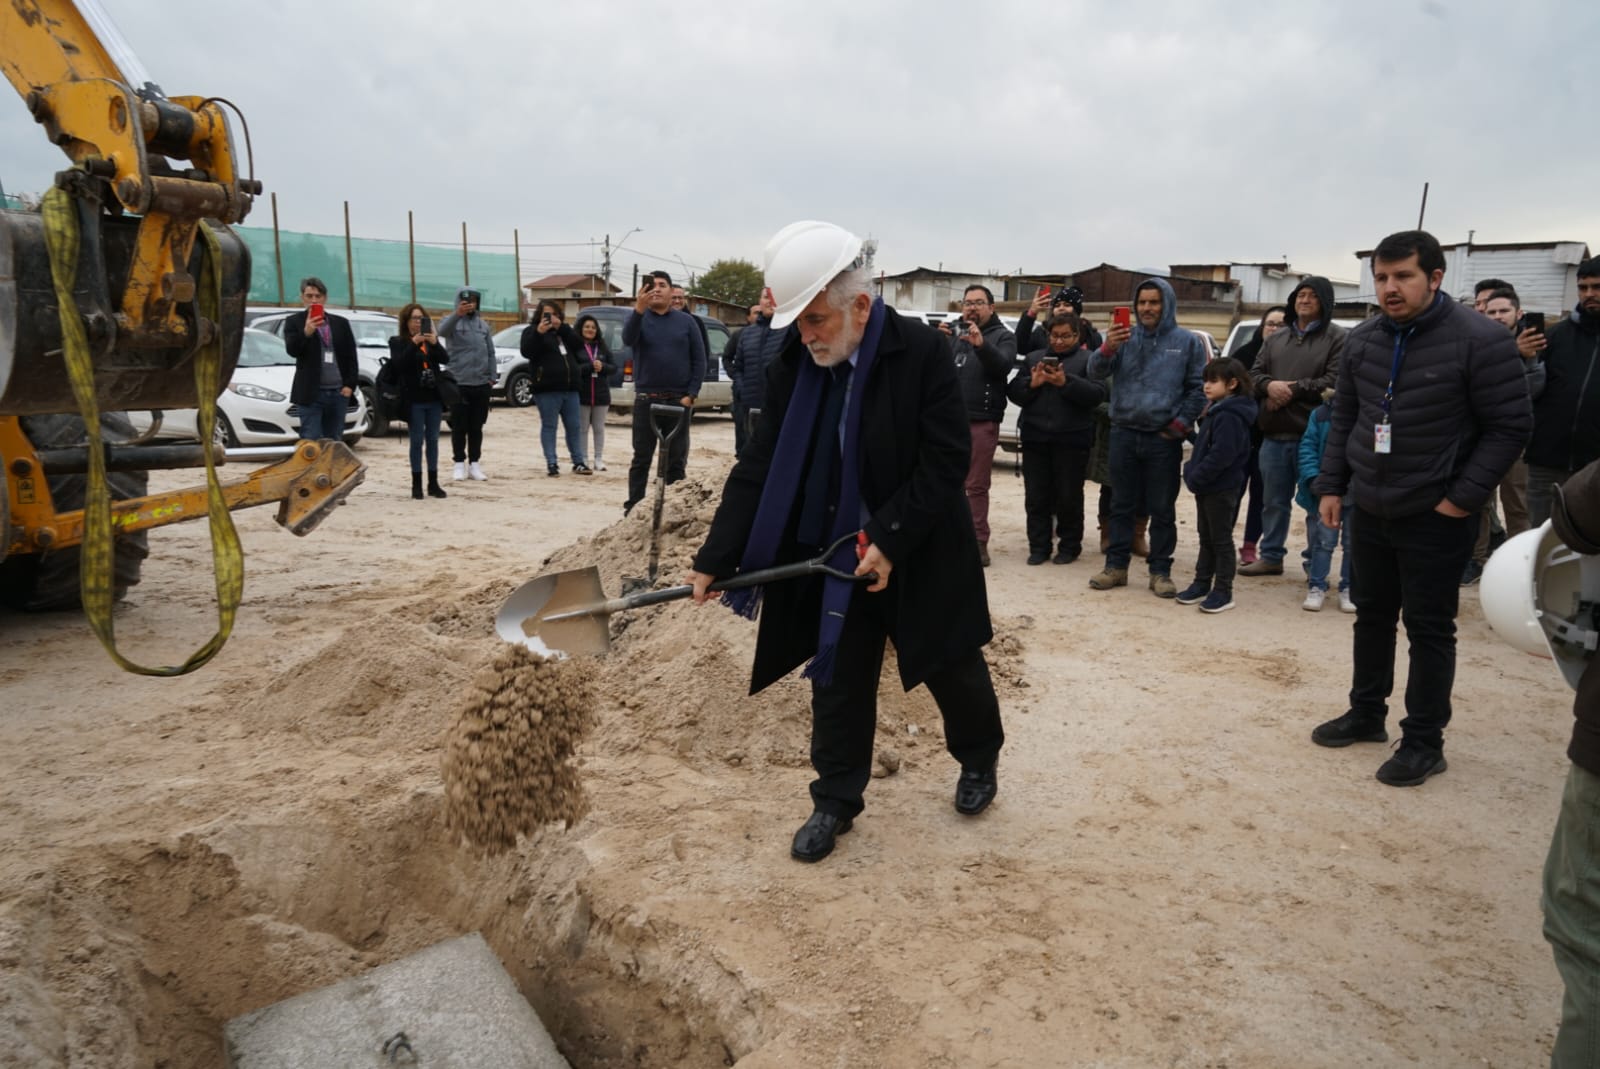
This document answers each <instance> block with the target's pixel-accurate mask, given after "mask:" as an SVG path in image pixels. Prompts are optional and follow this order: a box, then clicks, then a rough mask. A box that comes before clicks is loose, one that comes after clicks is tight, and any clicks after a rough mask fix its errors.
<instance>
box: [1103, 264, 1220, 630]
mask: <svg viewBox="0 0 1600 1069" xmlns="http://www.w3.org/2000/svg"><path fill="white" fill-rule="evenodd" d="M1133 305H1134V308H1133V310H1134V315H1135V316H1136V318H1137V322H1136V323H1135V324H1134V325H1133V326H1131V327H1122V326H1116V325H1113V326H1112V327H1111V330H1110V332H1109V333H1108V334H1107V335H1106V340H1105V344H1104V345H1102V346H1101V347H1100V349H1099V351H1097V352H1096V353H1095V354H1094V355H1093V356H1092V357H1090V358H1089V374H1090V376H1091V377H1093V378H1099V379H1103V378H1106V377H1107V376H1109V377H1110V378H1111V413H1110V416H1111V447H1110V468H1111V545H1110V548H1108V549H1107V550H1106V566H1105V568H1104V569H1103V570H1101V571H1100V572H1099V573H1097V574H1096V575H1094V576H1093V577H1092V578H1090V580H1089V585H1090V586H1091V587H1093V588H1094V589H1096V590H1110V589H1111V588H1112V587H1118V586H1127V585H1128V561H1129V559H1130V558H1131V557H1132V556H1133V523H1134V516H1135V515H1136V514H1143V513H1145V512H1146V511H1148V513H1149V516H1150V556H1149V558H1148V563H1149V565H1150V589H1151V590H1152V591H1153V592H1154V593H1155V595H1156V596H1157V597H1161V598H1175V597H1177V596H1178V588H1177V586H1176V585H1175V584H1174V583H1173V582H1172V554H1173V551H1174V550H1175V549H1177V546H1178V520H1177V506H1178V483H1179V470H1180V468H1181V467H1182V464H1183V440H1184V438H1185V437H1186V436H1187V435H1188V433H1189V429H1190V428H1191V427H1193V426H1194V421H1195V420H1196V419H1197V418H1199V415H1200V410H1201V409H1202V408H1203V407H1205V400H1206V399H1205V393H1204V388H1203V385H1202V381H1203V376H1204V373H1205V366H1206V361H1208V360H1209V359H1210V358H1211V347H1210V346H1208V345H1207V344H1206V343H1205V340H1204V339H1202V338H1201V337H1200V336H1199V335H1198V334H1193V333H1191V332H1189V331H1187V330H1184V329H1183V328H1182V327H1180V326H1178V300H1177V296H1176V294H1174V293H1173V292H1172V287H1171V286H1170V285H1168V283H1167V280H1166V279H1164V278H1147V279H1145V280H1144V281H1143V282H1141V283H1139V287H1138V289H1136V290H1135V291H1134V294H1133Z"/></svg>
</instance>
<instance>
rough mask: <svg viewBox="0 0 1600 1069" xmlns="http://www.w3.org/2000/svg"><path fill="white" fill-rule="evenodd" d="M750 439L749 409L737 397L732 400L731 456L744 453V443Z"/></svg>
mask: <svg viewBox="0 0 1600 1069" xmlns="http://www.w3.org/2000/svg"><path fill="white" fill-rule="evenodd" d="M749 438H750V409H749V408H748V407H746V405H745V403H744V402H743V401H741V400H739V399H738V398H737V397H735V398H734V399H733V455H734V456H735V457H737V456H738V455H739V454H740V453H743V452H744V443H745V442H746V441H748V440H749Z"/></svg>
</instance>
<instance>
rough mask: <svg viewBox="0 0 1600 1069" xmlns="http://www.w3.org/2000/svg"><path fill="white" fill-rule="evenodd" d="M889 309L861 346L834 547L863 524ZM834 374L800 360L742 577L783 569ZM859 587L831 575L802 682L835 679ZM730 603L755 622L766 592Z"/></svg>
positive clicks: (727, 600) (727, 598)
mask: <svg viewBox="0 0 1600 1069" xmlns="http://www.w3.org/2000/svg"><path fill="white" fill-rule="evenodd" d="M883 320H884V306H883V300H882V299H881V298H880V299H878V300H874V301H873V302H872V311H871V313H870V314H869V315H868V316H867V327H866V330H865V331H864V332H863V333H862V336H861V347H860V349H859V350H857V352H856V368H855V372H854V373H853V374H852V375H851V378H852V380H853V383H852V386H851V390H850V403H849V404H848V405H847V406H846V408H845V415H844V452H843V453H842V454H841V455H840V458H839V459H840V467H839V507H838V508H837V509H836V510H835V511H834V514H833V530H832V531H831V532H830V533H829V535H828V544H829V545H832V544H833V543H834V542H837V541H838V540H839V539H841V538H843V537H844V536H845V535H847V534H850V533H851V532H852V531H854V530H856V529H857V525H858V524H859V522H860V519H861V405H862V399H863V398H864V397H865V396H866V393H867V389H866V387H867V376H868V375H869V374H870V373H871V371H872V363H873V360H874V359H875V358H876V357H877V355H878V339H879V338H881V337H882V336H883ZM828 375H829V371H828V369H826V368H822V367H818V366H817V362H816V361H815V360H812V359H810V357H809V356H807V357H803V358H802V359H801V361H800V368H799V371H798V372H797V373H796V375H795V382H794V393H793V395H792V396H791V397H790V398H789V409H788V411H787V412H785V413H784V416H783V427H782V428H781V429H780V430H779V431H778V444H777V446H776V447H775V448H774V449H773V452H772V464H771V467H770V468H769V469H768V471H767V482H766V485H765V486H764V487H762V489H761V503H760V504H759V505H757V506H756V518H755V522H754V524H753V525H752V526H751V528H750V540H749V541H748V542H746V543H745V547H744V556H743V557H742V558H741V559H740V561H739V570H740V571H741V572H753V571H757V570H759V569H761V568H770V567H772V565H773V564H774V563H775V562H776V558H777V555H778V545H779V543H780V542H781V541H782V539H783V530H784V527H785V525H786V524H787V523H788V522H789V516H790V514H791V513H792V512H793V511H794V500H795V495H796V494H797V493H799V492H800V487H801V486H803V485H804V483H805V478H804V472H803V470H802V469H803V468H804V466H805V460H806V453H807V449H808V447H809V446H810V445H811V434H812V428H813V427H814V426H815V425H816V422H817V413H818V412H819V411H820V409H821V405H822V398H823V393H824V391H825V390H826V388H827V381H828ZM817 433H819V434H837V433H838V431H837V429H836V428H834V427H822V428H820V429H818V431H817ZM828 563H829V564H830V565H832V566H833V567H835V568H838V569H840V570H841V571H846V572H853V571H854V570H855V567H856V554H855V548H854V546H852V545H844V546H841V547H839V549H838V550H837V551H836V552H835V553H834V555H833V557H832V558H831V559H830V560H829V561H828ZM856 586H857V584H856V583H854V582H852V581H850V580H848V579H837V578H834V577H833V576H828V577H827V578H826V579H824V581H823V585H822V616H821V619H820V620H819V621H818V624H817V652H816V654H815V656H813V657H812V658H811V661H810V662H809V663H808V664H807V665H806V667H805V670H804V671H803V672H801V675H802V676H803V677H805V678H807V679H813V680H815V681H816V682H817V683H818V684H820V685H821V686H827V685H828V684H829V683H830V682H832V680H833V662H834V651H835V650H836V649H837V648H838V645H839V635H840V633H841V632H843V630H844V614H845V610H847V609H848V608H849V607H850V595H851V594H852V593H854V592H855V588H856ZM722 600H723V603H724V604H726V605H727V606H728V608H730V609H732V610H733V611H734V612H736V613H738V614H739V615H740V616H743V617H746V618H747V619H751V620H753V619H755V617H756V613H757V612H758V611H760V607H761V588H760V587H752V588H750V589H747V590H730V591H728V592H727V593H725V594H723V595H722Z"/></svg>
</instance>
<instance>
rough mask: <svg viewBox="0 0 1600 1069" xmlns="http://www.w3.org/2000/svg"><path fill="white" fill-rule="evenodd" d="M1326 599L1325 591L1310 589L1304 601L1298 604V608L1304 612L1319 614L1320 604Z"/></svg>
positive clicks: (1326, 593)
mask: <svg viewBox="0 0 1600 1069" xmlns="http://www.w3.org/2000/svg"><path fill="white" fill-rule="evenodd" d="M1327 598H1328V592H1327V591H1326V590H1318V589H1317V588H1316V587H1312V588H1311V589H1310V590H1308V591H1306V600H1304V601H1302V602H1301V603H1300V607H1301V608H1302V609H1304V610H1305V611H1306V612H1321V611H1322V603H1323V602H1324V601H1326V600H1327Z"/></svg>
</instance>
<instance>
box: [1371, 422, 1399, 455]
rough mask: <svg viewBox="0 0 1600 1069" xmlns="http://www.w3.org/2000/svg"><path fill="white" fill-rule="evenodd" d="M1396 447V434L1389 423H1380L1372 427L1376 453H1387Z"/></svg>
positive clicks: (1373, 446)
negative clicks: (1394, 434) (1392, 431)
mask: <svg viewBox="0 0 1600 1069" xmlns="http://www.w3.org/2000/svg"><path fill="white" fill-rule="evenodd" d="M1393 448H1394V436H1393V434H1392V433H1391V430H1390V427H1389V425H1388V424H1387V423H1380V424H1378V425H1377V426H1376V427H1373V428H1372V451H1373V452H1374V453H1387V452H1389V451H1390V450H1391V449H1393Z"/></svg>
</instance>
